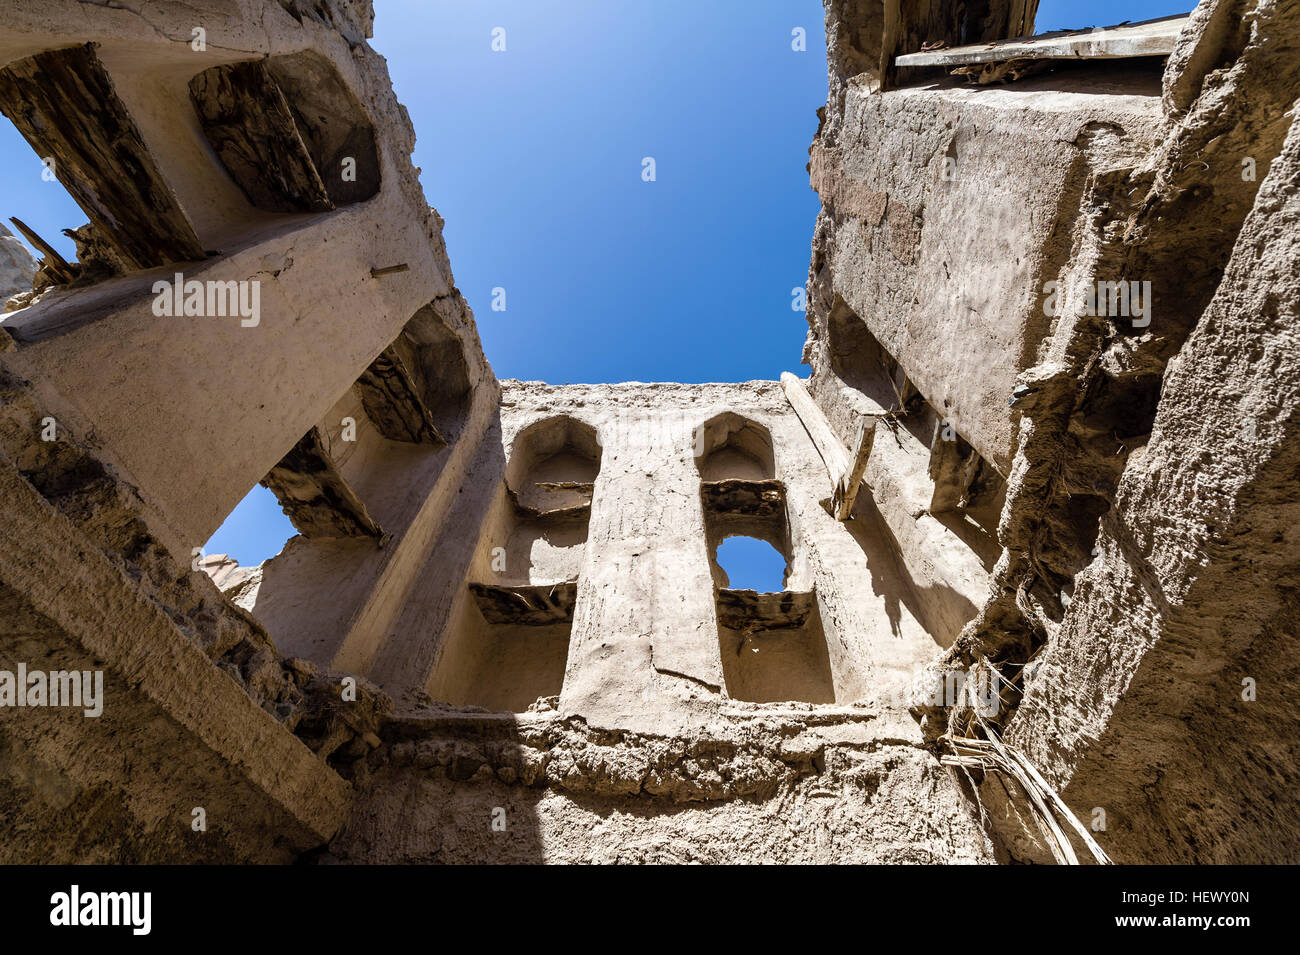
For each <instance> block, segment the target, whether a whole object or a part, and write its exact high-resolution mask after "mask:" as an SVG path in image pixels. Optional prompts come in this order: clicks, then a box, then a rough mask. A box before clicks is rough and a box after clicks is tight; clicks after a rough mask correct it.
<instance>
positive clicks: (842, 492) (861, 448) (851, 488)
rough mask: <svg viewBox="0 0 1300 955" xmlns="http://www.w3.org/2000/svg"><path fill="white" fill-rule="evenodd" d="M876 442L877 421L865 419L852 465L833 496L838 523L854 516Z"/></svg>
mask: <svg viewBox="0 0 1300 955" xmlns="http://www.w3.org/2000/svg"><path fill="white" fill-rule="evenodd" d="M875 441H876V419H874V418H863V419H862V420H861V421H860V422H859V423H858V439H857V441H856V442H854V448H853V458H852V463H851V464H850V465H849V469H848V470H847V471H845V472H844V475H843V476H842V477H841V478H840V480H839V481H838V482H837V483H836V485H835V493H834V494H833V495H832V496H831V503H832V505H833V506H834V508H835V519H836V520H837V521H847V520H848V519H849V518H850V517H852V516H853V504H854V502H855V501H856V500H857V498H858V488H860V487H861V486H862V478H863V477H864V476H865V475H866V473H867V459H868V458H870V457H871V448H872V445H874V444H875Z"/></svg>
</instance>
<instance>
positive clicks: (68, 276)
mask: <svg viewBox="0 0 1300 955" xmlns="http://www.w3.org/2000/svg"><path fill="white" fill-rule="evenodd" d="M9 221H10V222H12V223H13V224H14V227H15V228H17V229H18V231H19V232H21V233H22V234H23V238H24V239H26V240H27V241H28V242H30V243H31V244H32V246H33V247H35V249H36V250H37V251H38V252H40V253H41V255H43V256H45V267H46V268H47V269H49V270H50V271H51V272H54V273H55V274H56V275H57V276H58V277H59V278H61V279H63V281H65V282H71V281H72V280H73V279H74V278H76V277H77V276H76V273H75V272H73V271H72V266H70V265H69V264H68V260H67V259H65V258H64V257H63V256H61V255H59V253H57V252H55V251H54V247H53V246H51V245H50V244H49V243H48V242H46V241H45V240H44V239H42V238H41V237H40V236H39V235H37V234H36V232H35V230H33V229H32V227H31V226H29V225H28V224H27V223H26V222H24V221H23V220H22V219H19V218H18V217H17V216H10V217H9Z"/></svg>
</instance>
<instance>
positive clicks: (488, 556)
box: [0, 0, 1300, 863]
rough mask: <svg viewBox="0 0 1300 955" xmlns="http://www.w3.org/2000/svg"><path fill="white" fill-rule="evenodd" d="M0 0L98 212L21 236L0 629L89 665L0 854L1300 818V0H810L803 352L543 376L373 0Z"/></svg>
mask: <svg viewBox="0 0 1300 955" xmlns="http://www.w3.org/2000/svg"><path fill="white" fill-rule="evenodd" d="M0 11H2V14H3V15H2V16H0V109H3V111H4V113H5V114H6V115H7V116H8V117H9V119H11V120H12V121H13V122H14V123H15V124H16V125H17V127H18V128H19V130H20V131H21V132H22V133H23V134H24V136H26V137H27V139H28V140H29V142H30V143H31V144H32V146H33V148H34V149H35V151H36V154H37V155H38V156H40V157H50V158H51V159H52V160H53V162H52V163H51V168H52V169H53V170H54V171H55V172H56V173H57V175H58V177H59V179H60V181H61V182H62V183H63V185H64V186H65V187H66V188H67V189H68V190H69V191H70V192H71V194H72V195H73V196H74V197H75V198H76V199H77V200H78V202H79V203H80V204H81V206H82V208H83V209H84V210H85V212H86V214H87V216H88V218H89V220H90V223H89V225H88V226H87V227H84V228H83V229H80V230H76V234H75V236H74V237H75V238H76V239H77V243H78V247H79V251H80V255H79V257H78V258H79V261H77V262H66V261H63V260H62V259H60V258H59V257H58V256H57V255H56V254H54V253H53V252H50V253H49V254H46V255H45V257H44V259H43V260H42V261H41V262H40V263H39V269H37V268H36V266H35V263H31V262H27V261H24V256H23V254H22V253H21V247H20V246H18V244H17V243H16V241H14V240H13V239H12V238H10V237H8V236H5V237H0V252H2V253H3V256H4V258H3V261H2V262H0V264H2V265H3V266H4V271H3V273H0V274H2V275H3V277H4V278H5V280H6V281H7V282H8V283H9V285H10V287H9V288H7V289H6V290H5V291H6V294H13V293H17V295H16V297H15V298H13V299H12V300H11V301H10V302H9V305H8V308H7V313H6V314H5V316H4V320H3V323H2V324H0V391H2V392H3V400H2V401H0V505H2V506H0V661H3V663H2V665H3V667H4V668H7V669H11V670H12V669H13V668H14V667H15V666H16V665H17V664H18V663H25V664H26V665H27V666H29V667H42V668H44V669H46V670H51V671H53V670H92V669H98V670H102V671H103V672H104V674H105V679H106V688H105V700H104V711H103V714H102V716H100V717H98V718H87V717H85V716H83V715H82V714H81V713H80V712H77V711H71V710H68V709H57V708H44V709H33V708H26V709H20V708H16V707H5V708H0V832H2V833H3V838H2V839H0V856H3V859H4V861H7V862H16V861H35V860H44V861H78V862H82V861H85V862H143V861H196V862H197V861H204V862H213V861H256V862H287V861H292V860H298V859H303V860H318V861H331V860H339V861H348V862H374V861H403V862H417V861H419V862H422V861H439V862H459V861H502V862H506V861H539V860H544V861H587V860H592V861H624V862H627V861H685V860H699V861H769V860H770V861H884V862H912V861H917V862H993V861H1049V862H1050V861H1052V860H1053V859H1054V858H1055V859H1058V860H1064V861H1070V860H1071V859H1072V858H1078V859H1080V860H1081V861H1085V862H1087V861H1094V860H1095V859H1097V858H1101V857H1102V856H1100V855H1098V854H1097V853H1095V852H1094V851H1093V847H1092V846H1089V844H1088V841H1087V840H1088V839H1092V840H1093V841H1094V844H1095V846H1096V847H1097V850H1098V852H1104V854H1105V855H1107V856H1109V858H1111V859H1113V860H1115V861H1119V862H1152V861H1159V862H1187V863H1191V862H1228V861H1265V862H1282V861H1290V862H1295V861H1300V806H1297V799H1298V798H1300V785H1298V783H1300V780H1297V775H1298V772H1300V758H1298V756H1297V752H1296V748H1297V739H1298V737H1297V728H1298V727H1297V705H1296V699H1297V697H1298V695H1300V671H1298V668H1300V662H1298V661H1300V656H1297V654H1296V636H1297V618H1298V615H1300V593H1298V591H1297V584H1298V583H1300V580H1298V575H1297V566H1298V565H1300V484H1298V483H1297V477H1298V476H1300V443H1297V441H1296V432H1297V430H1298V429H1300V420H1297V416H1296V408H1297V401H1298V399H1300V347H1297V346H1298V345H1300V316H1298V315H1297V310H1298V309H1300V255H1298V254H1297V253H1298V252H1300V228H1298V227H1300V189H1298V188H1297V186H1298V185H1300V114H1298V113H1297V111H1296V110H1295V105H1296V99H1297V97H1298V96H1300V46H1298V44H1300V3H1297V2H1295V0H1204V2H1202V3H1201V4H1200V5H1199V6H1198V7H1197V8H1196V9H1195V11H1193V12H1192V13H1191V14H1190V16H1189V17H1184V18H1178V19H1177V20H1174V21H1165V22H1163V23H1160V24H1155V25H1150V24H1148V25H1140V28H1137V29H1119V30H1116V31H1100V32H1093V33H1087V34H1083V35H1082V36H1079V35H1070V36H1065V37H1056V38H1050V37H1049V38H1046V39H1042V40H1034V41H1018V42H1015V43H999V42H996V41H1003V40H1007V39H1009V38H1016V37H1024V36H1026V35H1030V34H1032V33H1033V21H1034V15H1035V3H1034V2H1033V0H1025V2H1007V0H992V2H990V3H988V4H984V5H980V6H979V7H977V8H976V7H969V6H968V5H966V4H961V3H956V2H942V0H941V2H935V3H920V2H914V0H888V2H874V0H827V5H826V30H827V39H828V52H829V77H830V95H829V100H828V102H827V104H826V107H825V109H824V111H823V113H822V114H821V125H820V129H819V131H818V133H817V136H816V139H815V141H814V142H813V144H812V148H811V153H810V163H809V167H808V168H809V172H810V175H811V182H812V186H813V187H814V188H815V189H816V190H817V192H818V193H819V194H820V197H821V201H822V211H821V214H820V216H819V217H818V220H817V224H816V230H815V235H814V236H813V243H812V264H811V269H810V272H809V279H808V313H807V319H808V325H809V334H808V339H807V344H806V347H805V350H804V355H803V358H804V361H805V362H806V363H807V364H809V365H810V366H811V368H812V374H811V377H810V378H806V379H802V380H801V379H798V378H796V377H794V376H793V375H788V376H786V377H785V378H784V380H783V381H781V382H749V383H744V384H714V385H680V384H623V385H572V386H563V387H558V386H550V385H543V384H539V383H532V382H527V383H526V382H518V381H498V380H497V379H496V378H495V377H494V375H493V373H492V371H491V368H490V367H489V365H488V363H487V361H486V360H485V359H484V356H483V354H482V351H481V348H480V345H479V340H478V337H477V334H476V332H475V327H474V322H473V319H472V316H471V314H470V311H469V309H468V308H467V306H466V303H465V300H464V298H463V297H462V296H461V294H460V292H459V291H458V290H457V288H456V286H455V284H454V282H453V279H452V272H451V268H450V266H449V264H448V261H447V256H446V254H445V250H444V246H443V242H442V239H441V225H442V223H441V220H440V219H439V217H438V215H437V213H436V212H435V211H433V210H432V209H430V208H429V207H428V204H427V202H426V199H425V195H424V193H423V191H422V189H421V187H420V184H419V181H418V178H417V172H418V171H417V170H416V169H414V168H413V167H412V165H411V162H410V154H411V151H412V148H413V143H414V132H413V130H412V128H411V125H410V122H409V120H408V118H407V116H406V114H405V112H404V111H403V109H402V107H401V106H400V105H399V103H398V102H397V101H396V99H395V98H394V95H393V92H392V89H391V86H390V83H389V80H388V76H387V72H386V69H385V66H384V63H383V61H382V59H381V58H380V57H379V56H378V55H376V54H375V53H374V51H373V50H371V48H370V47H369V46H368V45H367V43H366V38H367V36H368V35H369V33H370V26H371V22H372V16H373V13H372V10H371V8H370V4H369V2H367V0H313V2H309V0H278V2H271V0H225V2H218V0H197V2H189V3H178V2H169V0H158V2H149V3H141V4H136V5H133V6H132V5H115V4H107V3H104V4H98V3H81V2H74V0H44V2H41V3H35V2H17V0H3V2H0ZM343 169H349V170H350V172H351V175H343V174H342V170H343ZM432 198H433V199H434V200H435V201H436V198H437V197H436V196H434V197H432ZM33 272H34V273H35V289H34V290H33V289H32V288H31V285H32V278H33ZM177 273H181V274H182V276H183V279H184V281H185V282H189V281H194V280H197V281H198V282H201V283H208V284H206V285H205V286H204V287H208V288H210V287H212V286H211V283H220V286H222V287H224V284H225V283H234V284H233V285H231V286H230V287H231V288H234V287H235V286H236V285H238V286H239V287H240V288H243V287H245V286H246V285H247V283H251V282H256V286H257V288H258V289H259V290H260V291H259V294H260V314H259V315H258V316H256V318H255V320H249V317H248V316H247V315H243V313H241V314H239V315H235V314H228V315H226V316H225V317H219V316H218V317H214V316H212V315H202V316H199V315H193V314H191V315H185V314H178V315H159V314H157V313H156V309H155V307H154V305H155V301H156V298H157V295H156V293H155V291H154V289H155V284H156V283H158V282H159V281H162V282H164V283H166V282H168V281H171V280H172V279H173V278H174V276H175V275H176V274H177ZM240 283H243V284H240ZM1099 289H1106V290H1107V297H1099V295H1098V290H1099ZM1120 291H1123V293H1124V296H1123V297H1117V296H1118V293H1119V292H1120ZM1130 293H1131V299H1130V298H1128V297H1127V296H1129V294H1130ZM1099 301H1101V302H1103V307H1100V308H1099V307H1097V306H1098V302H1099ZM1117 302H1118V304H1119V305H1120V306H1121V307H1120V308H1119V309H1118V310H1117V309H1116V308H1115V305H1116V303H1117ZM182 311H183V310H182ZM794 357H795V356H791V358H792V364H794V361H793V359H794ZM51 429H52V430H51ZM258 482H262V483H264V484H265V485H266V486H268V487H269V488H271V489H272V490H273V491H274V492H275V494H276V495H277V496H278V497H279V499H280V501H281V502H282V504H283V506H284V508H285V510H286V512H287V513H288V514H289V515H290V516H291V518H292V520H293V522H294V524H295V526H296V527H297V529H298V531H299V536H297V537H294V538H293V539H292V540H290V541H289V543H288V544H287V545H286V547H285V548H284V551H283V552H282V553H281V554H279V555H278V556H277V557H275V558H273V559H271V560H269V561H267V562H266V563H265V564H263V565H262V566H260V567H256V568H244V567H238V566H236V565H235V564H234V563H233V562H232V561H229V560H226V559H224V558H221V557H207V556H205V555H203V554H201V553H200V548H201V546H202V545H203V542H205V541H206V540H207V539H208V538H209V537H210V536H211V534H212V533H213V531H214V530H215V529H216V528H217V527H218V526H219V525H220V523H221V522H222V520H223V519H224V518H225V516H226V515H227V514H228V513H229V512H230V511H231V510H232V509H233V508H234V507H235V505H236V504H237V503H238V502H239V500H240V499H241V498H242V497H243V496H244V495H245V494H246V493H247V492H248V491H249V490H250V489H251V488H252V487H253V486H254V485H256V484H257V483H258ZM732 534H746V535H750V536H755V537H759V538H762V539H765V540H768V541H770V542H771V543H773V545H774V546H776V547H777V548H778V549H779V550H780V551H782V553H783V554H784V555H785V556H786V558H787V561H788V568H787V574H786V580H785V585H784V590H783V591H782V592H780V593H771V594H760V593H754V592H752V591H746V590H738V589H734V588H732V587H730V582H729V581H728V580H727V578H726V576H725V574H724V573H722V571H721V570H720V568H719V567H718V566H717V564H716V559H715V550H716V547H717V544H718V543H719V541H721V540H722V539H723V538H724V537H726V536H728V535H732ZM992 673H996V674H997V675H996V677H990V674H992ZM962 678H964V682H963V679H962ZM977 678H981V679H984V678H987V679H992V680H994V681H995V682H993V683H991V684H990V683H988V682H987V679H986V681H985V682H984V683H983V684H982V683H981V682H980V679H977ZM981 685H983V686H985V687H986V688H987V686H989V685H991V686H993V687H994V691H993V692H992V693H991V694H987V695H986V696H985V698H984V700H983V703H984V704H988V703H991V704H992V705H991V706H989V705H982V704H981V703H980V702H979V700H978V699H977V697H978V687H979V686H981ZM972 687H975V688H976V689H975V690H972ZM936 688H943V689H944V691H945V692H940V693H936V692H935V690H936ZM948 688H960V692H958V693H957V695H955V696H949V695H947V694H946V691H947V689H948ZM1053 793H1056V794H1059V797H1060V799H1061V800H1062V803H1061V804H1058V803H1056V802H1055V797H1054V796H1053ZM1061 805H1064V806H1068V809H1069V811H1068V812H1067V811H1065V810H1063V809H1062V808H1061ZM199 807H201V808H202V809H203V810H204V815H205V818H206V829H201V830H196V827H195V826H194V825H192V822H193V820H194V818H195V816H194V810H195V809H196V808H199ZM1071 819H1073V820H1074V822H1072V821H1071ZM1098 820H1103V824H1101V825H1098V824H1097V823H1098ZM1085 837H1086V838H1085Z"/></svg>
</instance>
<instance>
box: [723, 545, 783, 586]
mask: <svg viewBox="0 0 1300 955" xmlns="http://www.w3.org/2000/svg"><path fill="white" fill-rule="evenodd" d="M713 559H714V560H715V561H716V562H717V564H718V567H719V569H720V570H721V571H722V574H723V576H724V578H725V579H726V581H727V583H726V586H727V587H730V588H732V589H735V590H755V591H757V592H759V593H778V592H780V591H782V590H784V589H785V578H786V568H787V561H786V559H785V555H784V554H782V553H781V552H780V551H778V550H777V549H776V548H775V547H773V546H772V545H771V544H769V543H768V542H767V541H765V540H759V539H758V538H757V537H744V536H740V535H736V536H732V537H728V538H726V539H725V540H723V541H722V543H721V544H719V545H718V547H717V550H716V551H715V552H714V558H713Z"/></svg>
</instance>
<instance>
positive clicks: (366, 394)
mask: <svg viewBox="0 0 1300 955" xmlns="http://www.w3.org/2000/svg"><path fill="white" fill-rule="evenodd" d="M357 391H358V392H359V393H360V394H361V404H362V405H363V406H364V407H365V409H366V415H367V416H368V417H369V418H370V420H371V421H373V422H374V424H375V427H376V428H377V429H378V431H379V433H380V434H382V435H383V436H384V437H385V438H389V439H390V440H393V441H406V442H409V443H411V444H431V445H435V446H442V445H444V444H446V443H447V442H446V440H445V439H444V438H443V436H442V435H441V434H439V433H438V429H437V428H436V427H435V426H434V424H433V413H432V412H431V411H430V410H429V408H428V406H427V405H426V404H425V403H424V399H423V398H421V397H420V389H419V388H418V387H417V386H416V384H415V379H414V378H412V377H411V373H410V371H409V370H408V369H407V367H406V363H405V362H403V361H402V359H401V356H399V355H398V354H397V351H396V349H393V348H386V349H384V351H383V353H382V354H380V356H379V357H378V358H376V359H375V360H374V361H373V362H371V363H370V367H369V368H367V369H366V370H365V372H364V373H363V374H362V375H361V377H360V378H358V379H357Z"/></svg>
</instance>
